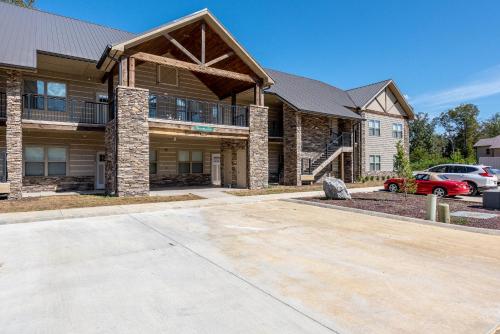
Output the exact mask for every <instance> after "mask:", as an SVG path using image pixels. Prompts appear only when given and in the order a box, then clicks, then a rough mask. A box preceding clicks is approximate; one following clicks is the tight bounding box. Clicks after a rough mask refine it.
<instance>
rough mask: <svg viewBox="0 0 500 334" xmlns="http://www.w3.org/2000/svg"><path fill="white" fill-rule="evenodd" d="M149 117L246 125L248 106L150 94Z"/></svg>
mask: <svg viewBox="0 0 500 334" xmlns="http://www.w3.org/2000/svg"><path fill="white" fill-rule="evenodd" d="M149 117H150V118H158V119H165V120H176V121H185V122H196V123H207V124H221V125H234V126H244V127H246V126H248V107H246V106H239V105H229V104H221V103H213V102H207V101H198V100H192V99H187V98H181V97H175V96H153V95H152V96H151V97H150V99H149Z"/></svg>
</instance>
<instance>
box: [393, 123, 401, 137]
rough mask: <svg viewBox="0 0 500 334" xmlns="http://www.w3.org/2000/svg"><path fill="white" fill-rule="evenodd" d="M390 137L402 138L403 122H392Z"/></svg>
mask: <svg viewBox="0 0 500 334" xmlns="http://www.w3.org/2000/svg"><path fill="white" fill-rule="evenodd" d="M392 138H398V139H401V138H403V124H401V123H393V124H392Z"/></svg>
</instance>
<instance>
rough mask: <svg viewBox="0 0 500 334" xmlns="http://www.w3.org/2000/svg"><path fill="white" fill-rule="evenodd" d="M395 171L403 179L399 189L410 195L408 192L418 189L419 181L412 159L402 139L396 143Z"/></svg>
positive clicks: (411, 192)
mask: <svg viewBox="0 0 500 334" xmlns="http://www.w3.org/2000/svg"><path fill="white" fill-rule="evenodd" d="M394 172H396V175H397V176H398V177H399V178H401V179H402V180H403V182H402V183H401V185H400V188H399V191H401V192H403V193H404V194H405V197H408V194H413V193H415V192H416V191H417V183H416V182H415V178H414V177H413V171H412V169H411V165H410V160H409V159H408V156H407V155H406V152H405V148H404V145H403V142H402V141H401V140H400V141H398V142H397V144H396V155H395V156H394Z"/></svg>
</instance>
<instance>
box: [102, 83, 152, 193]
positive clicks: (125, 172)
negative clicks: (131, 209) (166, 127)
mask: <svg viewBox="0 0 500 334" xmlns="http://www.w3.org/2000/svg"><path fill="white" fill-rule="evenodd" d="M115 96H116V116H115V122H116V124H115V129H116V131H115V136H116V138H115V140H116V165H115V168H116V184H115V187H116V188H115V190H116V195H117V196H120V197H122V196H123V197H125V196H145V195H148V194H149V125H148V114H149V102H148V101H149V90H147V89H142V88H132V87H124V86H118V87H117V88H116V95H115ZM110 130H111V129H110ZM109 136H110V137H111V134H110V135H109Z"/></svg>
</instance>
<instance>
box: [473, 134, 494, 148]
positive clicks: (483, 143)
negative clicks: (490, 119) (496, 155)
mask: <svg viewBox="0 0 500 334" xmlns="http://www.w3.org/2000/svg"><path fill="white" fill-rule="evenodd" d="M480 146H487V147H490V148H500V136H496V137H493V138H483V139H479V141H478V142H477V143H476V144H474V147H480Z"/></svg>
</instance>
